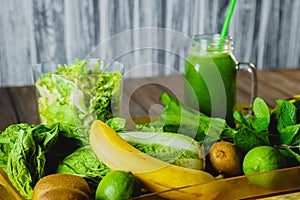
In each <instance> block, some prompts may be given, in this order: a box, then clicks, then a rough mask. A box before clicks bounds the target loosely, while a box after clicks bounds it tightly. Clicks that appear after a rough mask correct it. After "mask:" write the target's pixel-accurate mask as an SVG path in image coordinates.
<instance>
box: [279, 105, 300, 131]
mask: <svg viewBox="0 0 300 200" xmlns="http://www.w3.org/2000/svg"><path fill="white" fill-rule="evenodd" d="M276 103H277V104H278V106H279V112H278V124H277V129H278V131H279V132H280V131H281V129H283V128H285V127H288V126H292V125H295V124H296V122H297V108H296V106H294V105H293V104H292V103H291V102H288V101H286V100H277V101H276Z"/></svg>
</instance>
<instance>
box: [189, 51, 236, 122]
mask: <svg viewBox="0 0 300 200" xmlns="http://www.w3.org/2000/svg"><path fill="white" fill-rule="evenodd" d="M236 72H237V62H236V61H235V58H234V57H233V55H232V54H231V53H230V52H226V51H225V52H224V51H221V52H216V51H213V52H206V53H205V54H201V53H199V52H197V51H194V52H193V51H191V52H190V54H189V55H188V57H187V58H186V62H185V79H186V82H185V95H184V96H185V103H186V104H187V105H189V106H191V107H193V108H195V109H197V110H200V112H202V113H205V114H206V115H208V116H212V117H221V118H225V119H226V121H227V123H228V125H230V126H234V119H233V112H234V109H235V103H236Z"/></svg>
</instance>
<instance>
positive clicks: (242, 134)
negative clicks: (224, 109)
mask: <svg viewBox="0 0 300 200" xmlns="http://www.w3.org/2000/svg"><path fill="white" fill-rule="evenodd" d="M233 141H234V144H235V145H236V146H237V147H238V148H239V149H241V150H242V151H244V152H247V151H249V150H250V149H252V148H254V147H257V146H263V145H270V140H269V135H268V132H260V133H257V132H255V131H254V130H252V129H251V128H249V127H246V126H243V125H242V127H240V128H239V129H238V131H237V133H236V134H235V135H234V137H233Z"/></svg>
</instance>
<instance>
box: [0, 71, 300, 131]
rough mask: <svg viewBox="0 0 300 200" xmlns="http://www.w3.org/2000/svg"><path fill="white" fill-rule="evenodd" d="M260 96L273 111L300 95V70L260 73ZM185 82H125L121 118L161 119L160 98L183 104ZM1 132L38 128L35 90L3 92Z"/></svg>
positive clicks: (243, 78)
mask: <svg viewBox="0 0 300 200" xmlns="http://www.w3.org/2000/svg"><path fill="white" fill-rule="evenodd" d="M257 79H258V83H257V84H258V96H259V97H261V98H263V99H264V100H265V101H266V102H267V103H268V105H269V106H270V107H274V106H275V105H276V102H275V101H276V100H277V99H286V98H288V97H290V96H293V95H296V94H300V69H292V70H287V69H284V70H258V71H257ZM237 82H238V83H237V85H238V91H237V102H239V103H245V104H247V103H249V102H250V76H249V75H248V74H247V73H245V72H239V73H238V80H237ZM183 87H184V78H183V76H181V75H171V76H162V77H150V78H135V79H125V80H124V86H123V99H122V117H124V118H137V117H142V116H149V115H158V114H159V113H160V112H161V110H162V108H163V107H162V105H161V104H160V102H159V96H160V95H161V94H162V93H163V92H169V93H172V94H173V95H175V96H176V97H177V98H179V99H181V100H183V95H184V91H183ZM0 97H1V98H0V130H4V129H5V128H6V127H7V126H9V125H10V124H15V123H29V124H38V123H39V118H38V111H37V101H36V95H35V90H34V86H24V87H3V88H0Z"/></svg>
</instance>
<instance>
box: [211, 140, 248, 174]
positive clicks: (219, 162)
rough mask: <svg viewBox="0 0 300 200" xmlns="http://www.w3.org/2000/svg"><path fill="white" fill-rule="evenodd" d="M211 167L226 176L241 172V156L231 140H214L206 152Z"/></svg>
mask: <svg viewBox="0 0 300 200" xmlns="http://www.w3.org/2000/svg"><path fill="white" fill-rule="evenodd" d="M208 156H209V160H210V163H211V165H212V167H213V168H214V169H215V170H216V171H217V172H218V173H222V174H224V175H226V176H237V175H241V174H242V173H243V171H242V163H243V156H242V153H241V151H240V150H239V149H238V148H237V147H236V146H235V145H234V144H233V143H231V142H227V141H220V142H216V143H215V144H213V145H212V147H211V148H210V151H209V153H208Z"/></svg>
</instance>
